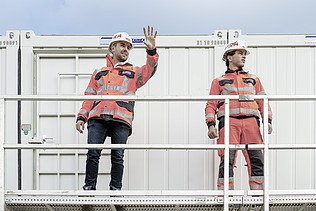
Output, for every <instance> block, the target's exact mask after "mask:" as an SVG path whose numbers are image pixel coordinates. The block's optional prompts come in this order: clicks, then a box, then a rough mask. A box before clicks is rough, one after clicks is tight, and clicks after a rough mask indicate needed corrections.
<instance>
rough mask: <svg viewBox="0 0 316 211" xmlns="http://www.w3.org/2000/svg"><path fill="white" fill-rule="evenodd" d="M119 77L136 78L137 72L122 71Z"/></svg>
mask: <svg viewBox="0 0 316 211" xmlns="http://www.w3.org/2000/svg"><path fill="white" fill-rule="evenodd" d="M118 74H119V75H121V76H126V77H128V78H134V77H135V72H133V71H130V70H120V71H119V73H118Z"/></svg>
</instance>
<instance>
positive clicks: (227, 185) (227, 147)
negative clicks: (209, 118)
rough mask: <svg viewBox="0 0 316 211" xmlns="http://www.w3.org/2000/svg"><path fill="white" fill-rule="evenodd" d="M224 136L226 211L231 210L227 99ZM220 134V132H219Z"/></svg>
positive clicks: (227, 102) (226, 103) (226, 102)
mask: <svg viewBox="0 0 316 211" xmlns="http://www.w3.org/2000/svg"><path fill="white" fill-rule="evenodd" d="M224 118H225V120H224V122H225V126H224V127H225V128H224V129H225V134H224V144H225V150H224V211H228V209H229V204H228V203H229V195H228V191H229V99H225V117H224ZM218 132H219V131H218Z"/></svg>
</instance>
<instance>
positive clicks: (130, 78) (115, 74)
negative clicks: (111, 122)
mask: <svg viewBox="0 0 316 211" xmlns="http://www.w3.org/2000/svg"><path fill="white" fill-rule="evenodd" d="M158 58H159V56H158V54H157V53H155V54H154V55H149V54H147V62H146V64H145V65H144V66H142V67H137V66H133V65H131V64H129V63H125V64H123V65H117V66H116V67H114V66H113V60H112V58H111V56H110V55H107V56H106V62H107V67H103V68H101V69H96V70H95V71H94V72H93V74H92V76H91V78H90V82H89V84H88V87H87V89H86V90H85V93H84V94H85V95H135V93H136V90H137V89H138V88H140V87H141V86H143V85H144V84H145V83H146V82H147V81H148V80H149V79H150V78H151V77H152V76H153V75H154V74H155V71H156V69H157V62H158ZM103 114H106V115H113V118H114V119H120V120H123V121H125V122H126V123H128V124H129V125H130V126H131V125H132V121H133V118H134V101H93V100H86V101H84V102H83V103H82V107H81V109H80V111H79V113H78V115H77V119H82V120H84V121H85V122H87V121H88V119H90V118H95V117H100V116H101V115H103Z"/></svg>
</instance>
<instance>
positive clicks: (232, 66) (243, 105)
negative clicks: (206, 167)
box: [205, 40, 272, 190]
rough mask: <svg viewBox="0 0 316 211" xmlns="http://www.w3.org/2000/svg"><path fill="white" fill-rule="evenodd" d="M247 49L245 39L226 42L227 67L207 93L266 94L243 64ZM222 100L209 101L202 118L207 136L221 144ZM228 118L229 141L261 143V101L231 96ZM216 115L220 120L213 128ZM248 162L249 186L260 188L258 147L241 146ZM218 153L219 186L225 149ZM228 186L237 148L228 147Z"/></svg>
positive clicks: (222, 132) (222, 181)
mask: <svg viewBox="0 0 316 211" xmlns="http://www.w3.org/2000/svg"><path fill="white" fill-rule="evenodd" d="M249 54H250V52H249V50H248V48H247V43H246V42H245V41H242V40H238V41H235V42H232V43H229V44H228V45H227V46H226V48H225V50H224V54H223V61H225V62H226V66H227V70H226V72H225V74H224V75H222V76H221V77H219V78H216V79H214V80H213V82H212V85H211V89H210V95H265V94H266V93H265V91H264V88H263V86H262V84H261V82H260V80H259V78H258V77H257V76H255V75H253V74H250V73H248V71H246V70H244V69H243V67H244V65H245V62H246V56H247V55H249ZM224 112H225V110H224V101H223V100H218V101H208V102H207V104H206V108H205V119H206V124H207V126H208V136H209V138H210V139H214V138H217V137H219V138H218V140H217V143H218V144H224V115H225V113H224ZM229 117H230V118H229V122H230V127H229V130H230V134H229V143H230V144H260V143H262V137H261V133H260V128H259V126H260V121H259V119H260V118H263V101H262V100H257V101H247V102H240V101H238V100H231V101H230V107H229ZM216 118H217V120H218V121H219V123H218V129H219V134H218V132H217V129H216V127H215V126H216ZM268 122H269V125H268V128H269V132H268V133H269V134H271V133H272V126H271V123H272V113H271V108H270V106H269V113H268ZM243 154H244V157H245V160H246V162H247V167H248V174H249V186H250V189H252V190H261V189H263V186H264V177H263V176H264V175H263V165H264V163H263V154H262V151H261V150H243ZM218 155H219V156H220V165H219V174H218V175H219V177H218V182H217V187H218V189H223V185H224V150H222V149H221V150H218ZM229 155H230V156H229V188H230V189H234V178H233V176H234V172H233V167H234V165H235V160H236V156H237V153H236V150H230V151H229Z"/></svg>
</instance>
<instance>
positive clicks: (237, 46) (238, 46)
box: [223, 40, 250, 61]
mask: <svg viewBox="0 0 316 211" xmlns="http://www.w3.org/2000/svg"><path fill="white" fill-rule="evenodd" d="M235 50H245V51H246V55H249V54H250V52H249V50H248V48H247V42H246V41H244V40H237V41H234V42H231V43H228V44H227V45H226V47H225V50H224V54H223V60H224V61H226V57H227V54H228V53H229V52H231V51H235Z"/></svg>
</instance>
